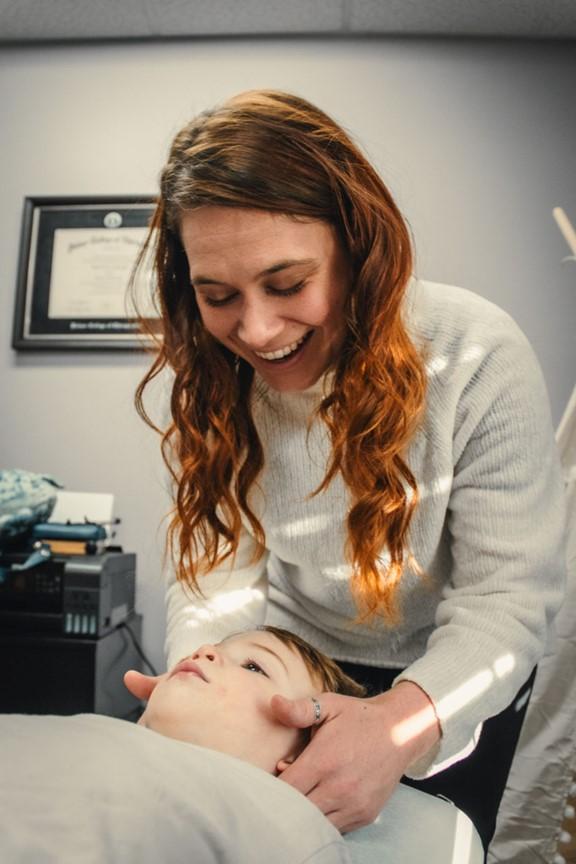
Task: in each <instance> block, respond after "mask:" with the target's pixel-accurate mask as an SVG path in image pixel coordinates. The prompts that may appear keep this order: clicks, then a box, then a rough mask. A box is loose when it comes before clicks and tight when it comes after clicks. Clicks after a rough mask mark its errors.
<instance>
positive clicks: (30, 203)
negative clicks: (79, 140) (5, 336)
mask: <svg viewBox="0 0 576 864" xmlns="http://www.w3.org/2000/svg"><path fill="white" fill-rule="evenodd" d="M153 212H154V199H153V198H152V197H150V196H143V197H131V198H126V197H110V198H90V199H87V198H26V199H25V202H24V217H23V225H22V237H21V246H20V263H19V267H18V284H17V293H16V306H15V314H14V333H13V339H12V346H13V347H14V348H16V349H18V350H22V349H33V350H37V349H56V350H59V351H60V350H62V349H71V350H84V349H88V350H94V349H98V350H99V349H108V350H110V349H112V350H118V349H132V350H133V349H135V348H140V349H142V348H144V347H145V346H146V344H147V340H146V339H145V337H144V336H142V335H141V333H140V326H139V322H138V317H142V318H144V319H147V321H148V323H149V324H150V325H151V326H152V329H156V328H158V329H159V326H158V325H159V319H158V314H157V312H156V311H155V309H154V304H153V276H152V267H151V262H150V261H144V262H143V265H142V266H141V267H140V268H139V270H138V274H137V278H136V280H135V281H134V285H133V288H132V290H130V291H129V284H130V280H131V277H132V272H133V269H134V265H135V262H136V258H137V256H138V254H139V253H140V251H141V249H142V246H143V245H144V241H145V238H146V236H147V233H148V224H149V222H150V218H151V216H152V214H153Z"/></svg>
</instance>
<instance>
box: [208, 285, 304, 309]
mask: <svg viewBox="0 0 576 864" xmlns="http://www.w3.org/2000/svg"><path fill="white" fill-rule="evenodd" d="M305 284H306V282H305V281H304V280H303V281H301V282H297V283H296V284H295V285H291V286H290V287H289V288H274V287H273V286H272V285H269V286H268V287H267V288H266V293H267V294H272V295H273V296H274V297H292V296H293V295H294V294H299V293H300V291H301V290H302V289H303V288H304V286H305ZM201 296H202V300H203V302H204V303H205V304H206V305H207V306H212V307H216V308H217V307H219V306H227V305H228V303H231V302H232V301H233V300H234V299H235V298H236V297H237V296H238V292H237V291H234V293H233V294H228V295H227V296H226V297H220V298H217V297H210V296H208V295H207V294H202V295H201Z"/></svg>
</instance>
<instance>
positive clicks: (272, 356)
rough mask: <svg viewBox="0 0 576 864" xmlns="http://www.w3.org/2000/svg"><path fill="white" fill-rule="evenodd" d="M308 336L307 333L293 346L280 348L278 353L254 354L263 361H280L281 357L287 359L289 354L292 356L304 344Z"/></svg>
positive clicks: (262, 352)
mask: <svg viewBox="0 0 576 864" xmlns="http://www.w3.org/2000/svg"><path fill="white" fill-rule="evenodd" d="M307 335H308V334H307V333H306V334H305V335H304V336H302V338H301V339H298V341H297V342H292V344H291V345H286V347H285V348H279V349H278V350H277V351H268V352H264V351H255V352H254V353H255V354H256V356H257V357H262V359H263V360H280V358H281V357H287V356H288V354H292V352H293V351H295V350H296V349H297V348H298V347H299V346H300V345H301V344H302V342H303V341H304V339H305V338H306V336H307Z"/></svg>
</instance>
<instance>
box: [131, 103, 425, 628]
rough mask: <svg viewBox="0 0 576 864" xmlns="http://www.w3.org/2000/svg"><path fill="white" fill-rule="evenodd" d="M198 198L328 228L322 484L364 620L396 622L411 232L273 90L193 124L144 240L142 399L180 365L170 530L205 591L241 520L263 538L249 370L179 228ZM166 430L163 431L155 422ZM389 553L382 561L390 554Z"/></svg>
mask: <svg viewBox="0 0 576 864" xmlns="http://www.w3.org/2000/svg"><path fill="white" fill-rule="evenodd" d="M204 205H217V206H224V207H243V208H257V209H260V210H267V211H272V212H279V213H283V214H289V215H292V216H294V217H303V218H305V219H319V220H323V221H324V222H326V223H328V224H330V225H332V226H334V228H335V230H336V231H337V234H338V236H339V239H340V242H341V243H342V244H343V248H344V250H345V252H346V254H347V256H348V260H349V262H350V265H351V272H352V284H351V286H350V290H349V293H348V297H347V301H346V308H345V317H346V322H345V323H346V331H345V336H344V340H343V344H342V347H341V350H340V353H339V356H338V357H337V359H336V360H335V361H334V367H333V371H334V375H333V384H332V388H331V391H330V392H329V393H327V394H326V395H325V397H324V398H323V399H322V401H321V403H320V405H319V408H318V412H317V413H318V415H319V416H320V418H321V419H322V421H323V422H324V423H325V424H326V426H327V427H328V430H329V435H330V440H331V445H332V449H331V456H330V458H329V461H328V465H327V471H326V475H325V477H324V480H323V482H322V484H321V485H320V486H319V488H318V489H317V490H315V492H314V493H313V494H319V493H321V492H323V491H324V490H325V489H326V488H327V487H328V485H329V484H330V483H331V481H332V480H333V478H334V476H335V475H336V474H337V473H338V472H340V474H341V475H342V477H343V480H344V482H345V484H346V486H347V488H348V490H349V494H350V500H351V506H350V510H349V512H348V514H347V544H346V554H347V557H348V560H349V561H350V563H351V565H352V575H351V580H350V588H351V592H352V595H353V597H354V600H355V603H356V607H357V611H358V616H357V619H356V620H357V621H358V622H360V621H369V620H371V619H373V618H374V616H375V615H378V616H382V618H383V619H384V620H385V621H387V622H388V623H393V622H394V621H396V620H397V619H398V613H399V609H398V604H397V597H396V595H397V589H398V585H399V582H400V579H401V577H402V573H403V571H404V568H405V566H406V565H407V564H412V566H414V567H415V568H416V569H417V565H416V564H415V562H413V561H412V559H411V555H410V553H409V549H408V529H409V525H410V521H411V519H412V516H413V513H414V510H415V508H416V506H417V503H418V489H417V485H416V480H415V478H414V475H413V474H412V472H411V470H410V468H409V466H408V464H407V463H406V461H405V452H406V449H407V445H408V444H409V442H410V440H411V439H412V437H413V435H414V433H415V431H416V428H417V426H418V424H419V422H420V419H421V416H422V412H423V407H424V401H425V371H424V365H423V359H422V358H421V356H420V354H419V353H418V351H417V350H416V348H415V346H414V345H413V344H412V342H411V340H410V338H409V336H408V333H407V331H406V328H405V325H404V323H403V320H402V305H403V302H402V301H403V298H404V295H405V290H406V286H407V284H408V281H409V279H410V277H411V274H412V267H413V258H412V248H411V243H410V235H409V231H408V229H407V226H406V224H405V222H404V220H403V218H402V216H401V214H400V212H399V210H398V208H397V206H396V204H395V202H394V200H393V198H392V196H391V194H390V192H389V191H388V189H387V188H386V186H385V185H384V183H383V182H382V180H381V179H380V177H379V176H378V174H377V173H376V171H375V170H374V168H373V167H372V166H371V165H370V163H369V162H368V160H367V159H366V157H365V156H364V155H363V154H362V153H361V152H360V150H359V149H358V148H357V147H356V146H355V144H354V143H353V142H352V141H351V140H350V138H349V136H348V135H347V134H346V132H345V131H344V130H343V129H342V128H341V127H340V126H338V124H336V123H335V122H334V121H333V120H332V119H331V118H330V117H328V116H327V115H326V114H324V113H323V112H322V111H320V110H319V109H318V108H316V107H314V106H313V105H311V104H310V103H309V102H307V101H305V100H304V99H302V98H300V97H297V96H294V95H291V94H288V93H283V92H278V91H272V90H255V91H248V92H245V93H241V94H240V95H238V96H235V97H233V98H232V99H230V100H228V101H227V102H225V103H224V104H223V105H221V106H219V107H217V108H215V109H214V110H210V111H205V112H203V113H202V114H200V115H199V116H197V117H196V118H195V119H193V120H192V121H191V122H190V123H189V124H188V125H187V126H185V127H184V128H183V129H182V130H181V131H180V132H179V133H178V134H177V135H176V138H175V139H174V141H173V144H172V147H171V150H170V154H169V158H168V161H167V164H166V165H165V167H164V169H163V171H162V174H161V180H160V196H159V199H158V204H157V207H156V210H155V213H154V216H153V219H152V223H151V229H150V233H149V236H148V243H147V246H146V247H145V249H144V251H143V253H142V259H141V260H143V259H144V257H145V255H146V254H147V250H148V248H150V247H151V248H152V249H153V250H154V260H155V274H156V279H157V302H158V307H159V311H160V314H161V319H162V339H161V341H159V342H158V345H157V353H156V355H155V359H154V360H153V363H152V366H151V368H150V369H149V370H148V372H147V373H146V375H145V376H144V378H143V379H142V381H141V382H140V385H139V387H138V389H137V392H136V397H135V402H136V406H137V409H138V411H139V413H140V415H141V416H142V417H143V418H144V419H145V420H146V421H147V422H148V423H149V424H150V425H151V426H153V427H154V428H157V427H156V426H155V424H154V423H153V421H152V420H151V418H150V417H149V415H148V414H147V412H146V409H145V407H144V403H143V394H144V390H145V388H146V387H147V386H148V385H149V384H150V383H151V382H152V380H153V379H155V378H156V377H157V376H158V375H159V374H160V372H162V370H164V369H165V368H168V369H170V370H171V371H172V373H173V376H174V379H173V387H172V394H171V418H172V420H171V423H170V425H169V426H168V428H167V429H166V430H165V431H164V432H163V433H162V434H163V438H162V454H163V458H164V460H165V462H166V464H167V466H168V469H169V470H170V472H171V475H172V478H173V480H174V482H175V506H174V510H173V512H172V516H171V521H170V525H169V529H168V543H167V548H168V549H169V550H170V552H171V554H172V557H173V560H174V563H175V566H176V574H177V578H178V579H179V580H181V581H182V582H184V583H186V584H188V585H189V586H190V587H191V588H192V589H193V590H194V591H196V592H197V593H199V594H201V593H202V592H201V587H200V585H199V582H198V577H199V576H201V574H202V573H206V572H208V571H210V570H211V569H213V568H214V567H216V566H218V565H219V564H220V563H222V562H223V561H224V560H225V559H227V558H229V557H230V556H234V555H235V553H236V551H237V548H238V542H239V536H240V531H241V526H242V514H244V517H245V518H246V519H247V520H248V523H249V525H250V526H251V530H252V532H253V534H254V536H255V537H256V539H257V541H258V546H259V551H258V552H257V554H256V559H257V558H258V557H259V556H260V555H261V554H262V552H263V550H264V547H265V536H264V531H263V528H262V526H261V525H260V523H259V521H258V519H257V518H256V516H255V515H254V513H253V512H252V510H251V509H250V506H249V503H248V495H249V491H250V488H251V487H252V485H253V484H254V482H255V481H256V479H257V477H258V475H259V473H260V471H261V470H262V467H263V462H264V457H263V450H262V446H261V443H260V440H259V438H258V434H257V431H256V427H255V424H254V422H253V419H252V414H251V408H250V394H251V387H252V380H253V369H252V367H251V366H250V365H249V364H248V363H246V362H245V361H244V360H243V359H241V358H239V357H237V356H236V355H234V354H233V353H232V352H230V351H229V350H228V349H227V348H225V347H224V346H223V345H222V344H221V343H219V342H218V341H217V340H215V339H214V338H213V337H212V336H211V335H210V334H209V333H208V332H207V331H206V330H205V329H204V327H203V324H202V320H201V317H200V313H199V310H198V306H197V304H196V300H195V297H194V292H193V290H192V288H191V286H190V277H189V270H188V262H187V259H186V255H185V252H184V249H183V247H182V243H181V241H180V236H179V223H180V218H181V216H182V214H183V212H185V211H187V210H192V209H195V208H198V207H202V206H204ZM157 431H159V432H160V431H161V430H159V429H157ZM386 551H387V553H388V561H387V562H386V563H384V561H385V558H383V555H384V553H385V552H386Z"/></svg>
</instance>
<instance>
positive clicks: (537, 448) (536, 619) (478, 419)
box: [394, 316, 566, 779]
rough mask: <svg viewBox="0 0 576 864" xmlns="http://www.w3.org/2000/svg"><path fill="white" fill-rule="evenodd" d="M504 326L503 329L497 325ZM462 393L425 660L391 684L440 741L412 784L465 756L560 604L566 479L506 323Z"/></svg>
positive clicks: (520, 346) (530, 366) (534, 382)
mask: <svg viewBox="0 0 576 864" xmlns="http://www.w3.org/2000/svg"><path fill="white" fill-rule="evenodd" d="M500 323H502V322H500ZM492 336H493V337H494V338H492V340H491V346H492V347H490V348H488V349H487V350H485V351H483V352H478V355H479V356H478V362H477V364H476V368H475V370H474V374H473V375H472V376H471V377H470V378H469V379H468V380H467V382H466V383H465V385H464V386H463V387H462V390H461V395H460V398H459V402H458V407H457V410H456V422H455V428H454V436H453V464H454V475H453V481H452V489H451V494H450V500H449V505H448V513H447V523H446V525H447V530H448V532H449V538H450V549H451V572H450V574H449V576H448V578H447V581H446V586H445V588H444V590H443V592H442V598H441V601H440V603H439V605H438V608H437V611H436V620H435V625H436V626H435V629H434V630H433V632H432V634H431V636H430V638H429V641H428V645H427V650H426V653H425V654H424V656H422V657H421V658H419V659H418V660H416V661H415V662H414V663H412V664H411V665H410V666H409V667H408V668H407V669H406V670H404V672H403V673H402V674H401V675H400V676H399V677H398V678H397V679H396V681H395V682H394V683H395V684H396V683H398V682H399V681H400V680H411V681H413V682H415V683H416V684H418V685H419V686H420V687H421V688H422V689H423V690H424V692H425V693H427V695H428V696H429V698H430V699H431V700H432V702H433V704H434V706H435V709H436V712H437V716H438V719H439V722H440V726H441V730H442V737H441V739H440V744H439V746H438V748H437V749H436V750H435V751H434V752H432V753H430V754H428V756H427V757H425V758H424V759H423V760H420V762H419V763H418V764H415V765H413V766H411V771H410V772H408V773H409V776H411V777H413V778H415V779H416V778H422V777H426V776H431V775H432V774H434V773H436V772H437V771H439V770H443V769H444V768H446V767H448V765H449V764H451V763H453V762H455V761H458V759H460V758H463V757H464V756H466V755H468V753H469V752H471V750H472V749H473V748H474V746H475V744H476V742H477V740H478V734H479V731H480V728H481V724H482V722H483V721H484V720H485V719H487V718H488V717H491V716H493V715H495V714H498V713H499V712H500V711H502V710H504V708H506V707H507V706H508V705H509V704H510V703H511V702H512V700H513V698H514V696H515V694H516V693H517V691H518V690H519V688H520V687H521V686H522V684H523V683H524V681H525V680H526V679H527V678H528V676H529V675H530V673H531V671H532V669H533V668H534V666H535V665H536V664H537V662H538V660H539V658H540V657H541V655H542V653H543V651H544V648H545V644H546V638H547V633H548V628H549V626H550V623H551V620H552V618H553V617H554V615H555V613H556V612H557V611H558V609H559V607H560V605H561V602H562V597H563V590H564V579H565V569H566V564H565V546H564V534H565V513H564V490H563V482H562V474H561V470H560V463H559V458H558V453H557V449H556V444H555V441H554V435H553V429H552V423H551V418H550V412H549V406H548V397H547V393H546V389H545V385H544V381H543V378H542V375H541V372H540V368H539V366H538V363H537V361H536V358H535V356H534V354H533V352H532V349H531V348H530V346H529V344H528V342H527V340H526V339H525V337H524V336H523V334H522V333H521V331H520V330H519V329H518V328H517V327H516V325H515V324H513V322H511V320H510V319H508V317H507V316H506V318H505V321H504V326H503V327H501V332H500V333H495V334H492Z"/></svg>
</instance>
